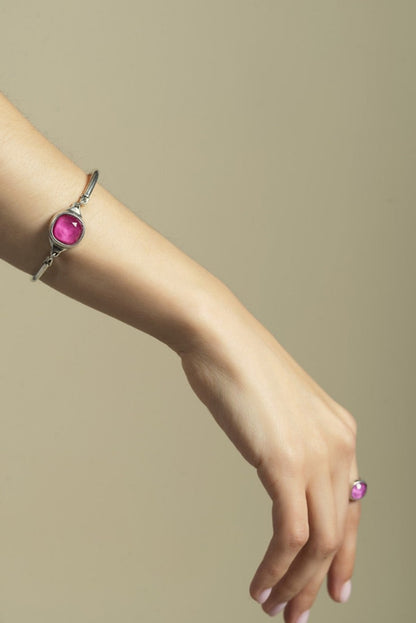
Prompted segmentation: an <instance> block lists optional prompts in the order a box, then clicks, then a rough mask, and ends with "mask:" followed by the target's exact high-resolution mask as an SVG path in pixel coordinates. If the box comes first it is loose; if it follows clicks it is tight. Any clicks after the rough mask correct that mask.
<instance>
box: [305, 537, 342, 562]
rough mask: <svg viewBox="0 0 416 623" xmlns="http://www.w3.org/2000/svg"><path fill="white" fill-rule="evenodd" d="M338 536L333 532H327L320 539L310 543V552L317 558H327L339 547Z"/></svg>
mask: <svg viewBox="0 0 416 623" xmlns="http://www.w3.org/2000/svg"><path fill="white" fill-rule="evenodd" d="M340 545H341V543H340V538H339V537H338V535H337V534H335V533H332V534H331V533H327V534H325V535H324V536H323V537H322V538H321V539H319V540H317V541H315V542H314V543H312V544H311V553H312V554H313V555H314V556H315V557H318V558H323V559H326V558H329V557H330V556H333V555H334V554H335V553H336V552H337V551H338V549H339V547H340Z"/></svg>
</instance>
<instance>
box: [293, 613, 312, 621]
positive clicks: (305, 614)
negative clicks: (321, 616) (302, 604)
mask: <svg viewBox="0 0 416 623" xmlns="http://www.w3.org/2000/svg"><path fill="white" fill-rule="evenodd" d="M310 612H311V611H310V610H306V611H305V612H303V613H302V614H301V615H300V617H299V618H298V620H297V621H296V623H306V621H307V620H308V619H309V614H310Z"/></svg>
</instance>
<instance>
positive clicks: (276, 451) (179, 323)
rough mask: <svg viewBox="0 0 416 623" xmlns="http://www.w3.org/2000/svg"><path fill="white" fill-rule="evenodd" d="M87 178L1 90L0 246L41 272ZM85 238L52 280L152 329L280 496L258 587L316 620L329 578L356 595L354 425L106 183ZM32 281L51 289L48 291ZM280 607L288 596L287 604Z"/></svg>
mask: <svg viewBox="0 0 416 623" xmlns="http://www.w3.org/2000/svg"><path fill="white" fill-rule="evenodd" d="M86 182H87V177H86V174H85V173H84V172H83V171H82V170H81V169H80V168H79V167H78V166H77V165H76V164H75V163H73V162H72V161H71V160H69V159H68V158H67V157H66V156H65V155H64V154H63V153H62V152H61V151H59V150H58V149H57V148H56V147H55V146H54V145H52V144H51V143H50V142H49V141H47V140H46V138H44V137H43V136H42V135H41V134H40V133H39V132H38V131H37V130H36V129H35V128H34V127H33V126H32V125H31V124H30V122H29V121H28V120H27V119H26V118H25V117H24V116H23V115H22V114H21V113H20V112H19V111H18V110H17V109H16V108H15V107H14V106H13V105H12V104H11V103H10V102H9V101H8V100H7V99H6V98H5V97H4V96H0V254H1V257H2V258H3V259H4V260H6V261H7V262H9V263H10V264H12V265H13V266H15V267H17V268H19V269H20V270H23V271H25V272H26V273H28V274H29V275H32V274H34V273H35V272H36V271H37V269H38V268H39V266H40V264H41V263H42V261H43V259H44V258H45V257H46V255H47V254H48V251H49V243H48V236H47V231H48V224H49V221H50V219H51V217H52V216H53V215H54V214H56V212H58V211H61V210H64V209H66V208H67V207H69V205H70V204H71V203H73V202H74V201H76V200H77V199H78V198H79V196H80V194H81V192H82V191H83V190H84V188H85V185H86ZM82 212H83V218H84V221H85V225H86V234H85V236H84V238H83V240H82V242H81V243H80V244H79V245H77V246H76V247H74V248H73V249H71V250H69V251H65V252H64V253H62V254H61V255H60V256H59V258H57V259H56V260H55V262H54V263H53V265H52V266H51V268H49V269H48V270H47V271H46V273H45V274H44V275H43V277H42V278H41V281H42V282H43V283H45V284H47V285H49V286H51V287H53V288H55V289H56V290H59V291H60V292H62V293H64V294H66V295H67V296H70V297H72V298H74V299H76V300H78V301H80V302H82V303H83V304H86V305H89V306H90V307H93V308H95V309H97V310H99V311H101V312H103V313H106V314H108V315H110V316H113V317H115V318H118V319H119V320H121V321H122V322H126V323H128V324H130V325H131V326H133V327H136V328H137V329H139V330H140V331H145V332H146V333H148V334H150V335H152V336H154V337H155V338H156V339H158V340H160V341H162V342H163V343H165V344H166V345H167V346H169V348H171V349H172V350H174V351H175V352H176V353H177V354H178V357H179V358H180V362H181V365H182V368H183V370H184V373H185V375H186V377H187V379H188V381H189V384H190V386H191V388H192V389H193V391H194V392H195V393H196V395H197V396H198V398H199V399H200V400H201V401H202V402H203V403H204V404H205V405H206V407H207V408H208V410H209V411H210V412H211V414H212V415H213V417H214V418H215V420H216V422H217V423H218V424H219V426H220V427H221V428H222V429H223V430H224V432H225V433H226V435H227V436H228V437H229V438H230V440H231V441H232V442H233V444H234V445H235V446H236V448H237V449H238V450H239V452H240V453H241V455H242V456H243V457H244V459H245V460H247V461H248V462H249V463H250V464H251V465H252V466H253V467H254V468H255V469H256V470H257V473H258V476H259V480H260V482H261V483H262V485H263V486H264V488H265V490H266V492H267V494H268V495H269V496H270V498H271V502H272V537H271V540H270V544H269V546H268V548H267V551H266V553H265V554H264V557H263V559H262V560H261V561H260V564H259V566H258V568H257V570H256V571H255V574H254V577H253V579H252V582H251V584H250V587H249V591H250V594H251V596H252V597H253V599H255V600H257V601H259V602H261V603H262V606H261V607H262V608H263V610H264V611H265V612H267V613H268V614H271V615H273V614H274V613H277V611H278V610H280V611H283V608H284V620H285V621H286V623H298V622H299V623H305V621H306V619H307V617H308V611H309V610H310V608H311V607H312V605H313V603H314V601H315V598H316V596H317V593H318V591H319V589H320V587H321V584H322V582H323V581H324V580H325V578H326V580H327V587H328V592H329V594H330V596H331V597H332V598H333V599H334V600H336V601H340V602H341V601H345V600H346V598H347V597H348V592H349V586H350V585H349V581H350V579H351V577H352V573H353V567H354V559H355V549H356V539H357V530H358V524H359V518H360V512H361V503H360V502H354V503H351V502H349V501H348V498H349V491H350V486H351V483H352V482H353V481H354V480H356V478H357V477H358V475H359V472H358V467H357V461H356V422H355V419H354V418H353V416H352V415H351V413H349V412H348V411H347V410H346V409H345V408H344V407H342V406H341V405H340V404H338V403H337V402H336V401H335V400H333V399H332V398H331V397H330V396H329V395H328V394H327V393H326V392H325V391H324V390H323V389H322V388H321V387H320V386H319V385H318V384H317V383H316V382H315V381H314V380H313V379H312V378H311V377H310V376H309V375H308V374H307V373H306V371H305V370H303V369H302V368H301V367H300V366H299V365H298V364H297V363H296V362H295V361H294V359H293V358H292V357H291V356H290V355H289V353H288V352H287V351H286V350H285V349H284V348H283V347H282V346H281V345H280V344H279V343H278V341H277V340H276V339H275V337H274V336H273V335H272V334H271V333H270V332H269V331H268V330H267V329H266V328H265V327H264V326H263V325H261V323H260V322H258V320H257V319H256V318H255V317H254V316H253V315H252V314H251V313H250V312H249V311H248V310H247V309H246V308H245V307H244V306H243V305H242V303H241V302H240V301H239V300H238V299H237V297H236V296H235V295H234V294H233V293H232V292H231V290H230V289H229V288H228V287H226V286H225V284H223V283H222V282H221V281H220V280H219V279H217V278H216V277H215V276H214V275H212V274H211V273H209V272H208V271H207V270H205V268H203V267H202V266H200V265H199V264H198V263H196V262H195V261H194V260H192V259H191V258H190V257H188V256H187V255H186V254H185V253H183V252H182V251H181V250H180V249H178V248H177V247H175V246H174V245H173V244H172V243H170V242H169V241H168V240H167V239H165V238H164V237H163V236H162V235H161V234H159V233H158V232H157V231H156V230H154V229H153V228H152V227H150V226H149V225H147V224H146V223H145V222H144V221H142V220H141V219H140V218H138V217H137V216H136V215H135V214H134V213H133V212H132V211H131V210H129V209H128V208H127V207H126V206H124V205H123V204H122V203H120V202H119V201H118V200H117V199H116V198H115V197H113V196H112V195H111V194H110V193H109V192H108V191H107V190H106V189H105V188H104V187H103V186H101V184H99V183H98V184H97V186H96V188H95V189H94V192H93V194H92V196H91V199H90V201H89V203H88V205H87V206H85V207H84V208H83V211H82ZM28 287H42V286H40V283H39V282H38V283H37V285H34V284H32V285H30V284H29V283H28ZM281 604H285V605H284V606H282V605H281Z"/></svg>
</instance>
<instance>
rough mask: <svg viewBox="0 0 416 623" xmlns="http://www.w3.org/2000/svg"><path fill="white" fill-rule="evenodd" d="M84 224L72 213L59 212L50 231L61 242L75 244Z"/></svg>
mask: <svg viewBox="0 0 416 623" xmlns="http://www.w3.org/2000/svg"><path fill="white" fill-rule="evenodd" d="M83 231H84V226H83V224H82V221H81V219H79V218H77V217H76V216H72V214H61V216H58V218H57V219H56V221H55V223H54V225H53V229H52V233H53V235H54V236H55V238H56V239H57V240H59V242H62V243H63V244H75V243H76V242H78V240H79V239H80V237H81V235H82V232H83Z"/></svg>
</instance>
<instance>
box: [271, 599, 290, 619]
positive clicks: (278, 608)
mask: <svg viewBox="0 0 416 623" xmlns="http://www.w3.org/2000/svg"><path fill="white" fill-rule="evenodd" d="M286 604H287V601H285V602H284V603H283V604H277V605H276V606H275V607H274V608H272V609H271V610H269V612H268V614H269V615H270V616H271V617H274V615H275V614H279V612H282V610H284V609H285V607H286Z"/></svg>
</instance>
